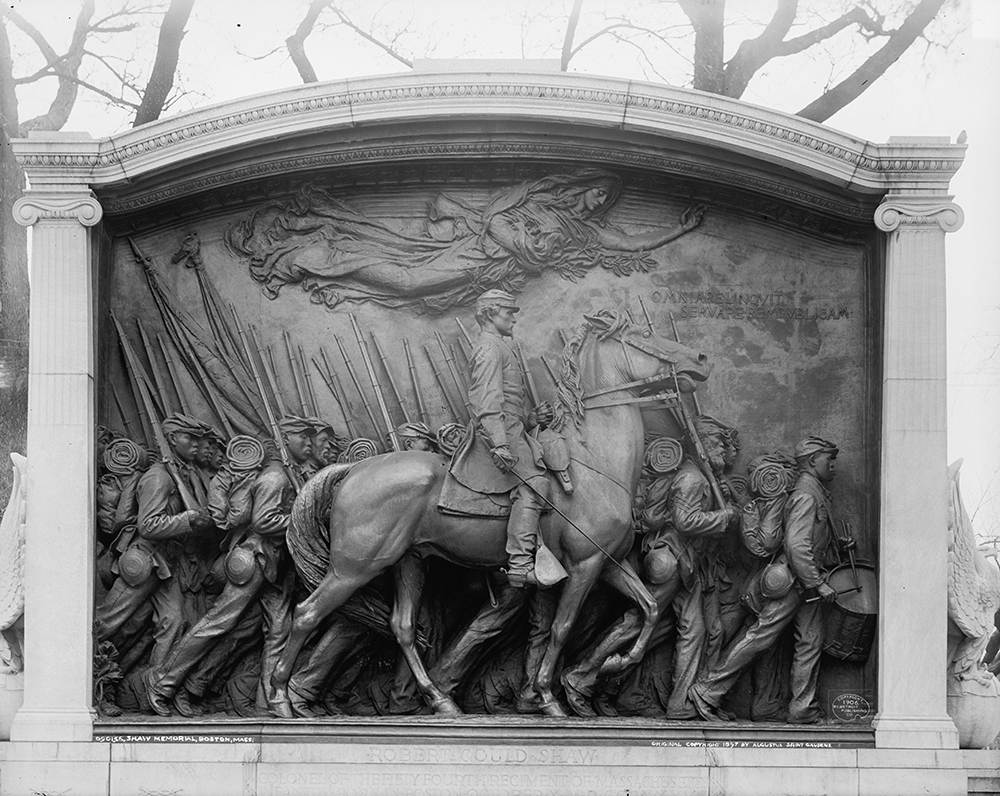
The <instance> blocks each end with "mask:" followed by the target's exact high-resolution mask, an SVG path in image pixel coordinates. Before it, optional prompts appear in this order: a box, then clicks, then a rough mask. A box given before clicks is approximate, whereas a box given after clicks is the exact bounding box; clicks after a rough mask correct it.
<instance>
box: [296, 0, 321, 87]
mask: <svg viewBox="0 0 1000 796" xmlns="http://www.w3.org/2000/svg"><path fill="white" fill-rule="evenodd" d="M330 2H331V0H312V2H311V3H310V4H309V8H308V9H307V10H306V15H305V16H304V17H303V18H302V21H301V22H300V23H299V26H298V28H296V29H295V33H293V34H292V35H291V36H289V37H288V38H287V39H285V44H286V45H287V47H288V54H289V55H290V56H291V58H292V63H293V64H295V68H296V69H297V70H298V72H299V77H301V78H302V82H303V83H318V82H319V78H318V77H317V76H316V70H315V69H314V68H313V65H312V62H311V61H310V60H309V56H308V55H306V39H307V38H308V37H309V34H310V33H312V31H313V27H314V26H315V25H316V20H317V19H318V18H319V15H320V14H321V13H322V12H323V10H324V9H325V8H328V7H329V5H330Z"/></svg>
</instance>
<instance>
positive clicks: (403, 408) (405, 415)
mask: <svg viewBox="0 0 1000 796" xmlns="http://www.w3.org/2000/svg"><path fill="white" fill-rule="evenodd" d="M371 335H372V344H373V345H374V346H375V353H376V354H378V358H379V361H380V362H381V363H382V370H384V371H385V375H386V378H387V379H389V387H390V388H391V389H392V394H393V396H394V397H395V399H396V404H397V405H398V406H399V411H400V412H402V413H403V420H404V421H405V422H407V423H409V422H411V420H412V418H411V417H410V413H409V412H407V411H406V404H404V403H403V399H402V397H401V396H400V394H399V387H398V386H397V385H396V379H395V378H394V377H393V375H392V371H391V370H390V369H389V361H388V360H387V359H386V357H385V352H384V351H383V350H382V346H381V344H380V343H379V341H378V338H377V337H376V336H375V332H372V333H371Z"/></svg>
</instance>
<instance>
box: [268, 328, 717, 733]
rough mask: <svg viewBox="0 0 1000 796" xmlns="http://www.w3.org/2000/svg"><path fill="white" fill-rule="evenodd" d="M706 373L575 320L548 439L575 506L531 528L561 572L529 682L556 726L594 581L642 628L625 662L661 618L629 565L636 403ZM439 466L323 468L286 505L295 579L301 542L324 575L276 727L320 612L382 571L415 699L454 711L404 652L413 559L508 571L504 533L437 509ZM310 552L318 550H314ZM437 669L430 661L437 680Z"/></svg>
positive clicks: (281, 665)
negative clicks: (390, 585)
mask: <svg viewBox="0 0 1000 796" xmlns="http://www.w3.org/2000/svg"><path fill="white" fill-rule="evenodd" d="M710 370H711V366H710V365H709V364H708V360H707V357H706V356H705V355H704V354H701V353H699V352H697V351H694V350H692V349H690V348H688V347H686V346H683V345H681V344H679V343H677V342H675V341H673V340H670V339H668V338H665V337H661V336H659V335H657V334H655V333H654V332H653V330H652V329H644V328H639V327H637V326H636V325H634V324H633V323H632V322H631V320H630V319H629V318H628V317H627V316H626V315H624V314H619V313H614V312H611V311H607V310H604V311H601V312H599V313H597V314H595V315H591V316H585V322H584V323H583V324H582V325H581V326H580V328H579V329H578V330H577V331H576V333H575V334H574V335H573V336H572V337H571V339H570V340H569V341H568V342H567V344H566V347H565V349H564V351H563V357H562V365H561V372H560V384H559V399H558V402H557V405H556V408H555V415H556V417H555V421H554V423H553V427H554V428H555V429H556V430H559V431H560V432H561V433H562V436H563V437H564V438H565V440H566V444H567V448H568V450H569V454H570V460H571V468H572V470H573V480H574V483H575V486H576V489H575V491H574V492H573V494H572V495H566V494H564V493H562V491H561V490H559V489H555V488H554V489H552V490H551V493H550V494H551V495H552V497H551V500H552V504H553V507H554V509H555V510H553V511H550V512H546V513H545V514H543V515H542V521H541V523H540V534H541V537H542V540H543V541H544V543H545V545H546V546H547V547H548V548H549V550H551V551H552V552H553V553H554V554H555V556H556V557H557V558H558V560H559V562H560V563H561V564H562V566H563V568H564V569H565V570H566V573H567V578H566V579H565V581H564V582H563V584H562V586H561V592H560V593H559V596H558V603H557V606H556V609H555V615H554V618H553V619H552V624H551V627H550V628H549V633H548V641H547V645H546V647H545V649H544V653H543V654H542V656H541V663H540V664H539V666H538V671H537V675H536V677H535V691H536V693H537V696H538V697H539V698H540V708H541V711H542V712H543V713H545V714H546V715H550V716H565V715H567V714H566V713H565V711H564V710H563V709H562V707H561V705H560V704H559V702H558V700H557V699H556V697H555V696H554V694H553V691H552V685H553V676H554V673H555V668H556V663H557V660H558V658H559V655H560V653H561V652H562V650H563V648H564V646H565V644H566V641H567V638H568V636H569V633H570V631H571V629H572V628H573V625H574V623H575V621H576V619H577V617H578V614H579V611H580V608H581V606H582V604H583V602H584V600H585V598H586V597H587V595H588V594H589V592H590V591H591V589H592V588H593V586H594V585H595V583H596V582H597V580H598V579H599V578H601V579H603V580H604V581H605V582H607V583H608V584H610V585H611V586H612V587H614V588H615V589H617V590H618V591H620V592H621V593H622V594H624V595H626V596H628V597H629V598H631V599H632V600H633V601H634V602H635V603H637V604H638V606H639V608H640V609H641V611H642V613H643V619H644V621H643V628H642V631H641V632H640V633H639V636H638V637H637V638H636V640H635V643H634V644H633V646H632V648H631V649H630V650H629V652H628V653H626V657H627V659H629V660H634V661H637V660H639V659H641V657H642V655H643V654H644V652H645V648H646V645H647V643H648V641H649V638H650V636H651V634H652V632H653V628H654V626H655V625H656V622H657V618H658V608H657V606H656V603H655V601H654V600H653V598H652V597H651V596H650V593H649V591H648V590H647V588H646V587H645V585H644V584H643V583H642V581H641V580H640V578H639V576H638V575H637V574H636V572H635V569H634V568H633V566H632V564H630V563H629V561H628V560H627V558H626V556H627V554H628V552H629V550H630V549H631V547H632V542H633V530H632V500H633V495H634V494H635V490H636V486H637V484H638V480H639V476H640V472H641V467H642V454H643V425H642V418H641V416H640V410H639V404H641V403H643V402H646V401H650V400H653V399H654V396H641V395H640V393H641V392H643V391H647V392H648V391H649V390H651V389H654V388H655V387H656V386H657V385H659V387H660V388H661V389H662V388H664V387H667V388H669V389H674V388H676V390H675V391H674V392H672V393H660V395H659V396H658V397H656V399H657V400H658V399H659V398H662V397H663V396H664V395H667V396H668V398H669V397H670V396H673V400H677V398H678V396H677V395H676V392H677V390H679V391H691V390H693V389H694V382H695V381H704V380H705V379H706V378H707V377H708V374H709V372H710ZM447 468H448V460H447V459H446V458H445V457H443V456H440V455H438V454H432V453H427V452H416V451H407V452H400V453H388V454H384V455H381V456H376V457H373V458H370V459H366V460H363V461H361V462H357V463H353V464H346V465H344V464H342V465H332V466H330V467H328V468H326V469H324V470H321V471H320V472H319V473H317V474H316V475H315V476H314V477H313V478H312V479H311V480H310V481H309V482H308V483H307V485H306V487H305V488H304V489H303V491H302V492H301V493H300V494H299V496H298V497H297V498H296V501H295V504H294V506H293V508H292V516H291V520H290V523H289V531H288V544H289V549H290V550H291V552H292V557H293V560H295V562H296V566H297V567H298V568H299V570H300V572H301V571H302V566H303V564H308V563H309V562H305V561H304V560H303V555H302V550H303V549H304V548H306V547H308V544H303V540H305V541H306V542H308V541H310V540H311V541H313V542H315V541H316V540H317V539H319V540H322V541H323V542H324V543H325V540H326V538H327V534H328V539H329V543H328V552H329V559H328V561H321V562H319V563H320V565H321V566H322V567H325V575H321V576H320V577H316V566H317V562H316V560H315V558H314V559H313V560H312V562H311V565H312V567H313V579H312V582H314V583H315V582H317V581H318V585H317V586H316V588H315V590H314V591H313V592H312V593H311V594H310V595H309V596H308V597H307V598H305V599H304V600H303V601H302V602H301V603H299V604H298V605H297V606H296V608H295V610H294V613H293V619H292V629H291V632H290V635H289V639H288V643H287V645H286V647H285V649H284V651H283V653H282V655H281V658H280V660H279V661H278V663H277V665H276V666H275V668H274V671H273V673H272V675H271V682H272V685H273V686H274V688H275V692H276V694H277V696H278V699H277V701H276V702H275V704H274V705H273V706H272V707H273V709H274V710H275V712H276V713H277V715H279V716H281V717H286V718H291V716H292V712H291V704H290V702H289V699H288V690H287V685H288V681H289V679H290V677H291V674H292V669H293V666H294V664H295V659H296V657H297V656H298V654H299V652H300V651H301V650H302V647H303V646H304V644H305V643H306V642H307V641H308V639H309V637H310V636H311V635H312V634H313V633H314V632H315V631H316V629H317V628H318V627H319V625H320V624H321V623H322V622H323V620H324V619H325V618H326V617H328V616H329V615H330V613H331V612H333V611H334V610H336V609H338V608H340V607H341V606H342V605H344V603H345V602H347V600H348V599H349V598H350V597H351V596H352V595H353V594H354V593H355V592H356V591H357V590H358V589H360V588H361V587H362V586H364V585H365V584H367V583H369V582H370V581H371V580H372V579H374V578H375V577H376V576H378V575H379V574H381V573H383V572H385V571H386V570H388V569H389V568H390V567H392V568H394V575H395V605H394V607H393V609H392V615H391V617H390V620H389V623H390V627H391V628H392V631H393V634H394V635H395V637H396V639H397V641H398V642H399V646H400V648H401V650H402V652H403V655H404V657H405V659H406V661H407V663H408V664H409V665H410V668H411V669H412V671H413V675H414V678H415V680H416V683H417V687H418V688H419V690H420V691H421V693H422V695H423V696H424V698H425V700H426V701H427V702H428V704H429V705H430V707H431V708H432V709H433V710H434V712H435V713H437V714H441V715H459V714H460V713H461V710H460V709H459V708H458V706H457V704H456V703H455V702H454V701H453V700H452V698H451V696H450V695H449V694H447V693H445V692H444V691H443V690H442V689H441V688H439V687H438V686H437V685H436V684H435V683H434V682H433V681H432V680H431V678H430V677H429V675H428V673H427V670H426V669H425V667H424V664H423V662H422V660H421V657H420V655H419V653H418V650H417V646H416V643H415V639H416V615H417V611H418V609H419V606H420V598H421V593H422V589H423V583H424V576H425V575H424V569H425V564H424V559H425V558H426V557H429V556H438V557H441V558H444V559H446V560H448V561H451V562H453V563H456V564H459V565H462V566H465V567H474V568H484V569H494V570H495V569H497V568H498V567H501V566H503V565H504V564H505V563H506V560H507V555H506V551H505V544H506V539H507V527H506V525H507V521H506V518H478V517H467V516H455V515H450V514H445V513H443V512H441V511H439V510H438V502H439V497H440V494H441V489H442V485H443V484H444V480H445V476H446V474H447ZM327 506H329V509H327ZM315 547H316V545H314V549H315ZM321 549H322V550H323V552H324V553H325V552H326V546H325V545H324V546H322V548H321ZM320 571H322V570H320ZM307 580H308V578H307ZM487 610H489V604H488V603H487V604H486V605H485V606H484V609H483V611H487ZM473 621H475V620H473ZM459 646H460V647H461V646H462V645H459ZM463 649H466V650H467V649H468V645H465V646H464V647H463ZM446 654H447V653H446ZM459 654H461V653H459ZM441 666H442V664H441V663H440V662H439V664H438V666H437V667H435V668H436V670H437V669H440V668H441Z"/></svg>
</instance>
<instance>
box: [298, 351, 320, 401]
mask: <svg viewBox="0 0 1000 796" xmlns="http://www.w3.org/2000/svg"><path fill="white" fill-rule="evenodd" d="M298 351H299V367H300V368H302V378H303V380H304V381H305V384H306V395H308V396H309V404H310V406H312V408H313V414H314V415H318V414H319V401H317V400H316V387H315V386H314V385H313V378H312V374H311V373H310V372H309V368H307V367H306V356H305V354H303V353H302V346H298Z"/></svg>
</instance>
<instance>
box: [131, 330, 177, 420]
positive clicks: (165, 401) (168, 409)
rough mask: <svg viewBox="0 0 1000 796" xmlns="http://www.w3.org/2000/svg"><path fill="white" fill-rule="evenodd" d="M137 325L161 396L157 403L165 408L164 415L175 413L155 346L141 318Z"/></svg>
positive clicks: (157, 390)
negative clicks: (157, 359)
mask: <svg viewBox="0 0 1000 796" xmlns="http://www.w3.org/2000/svg"><path fill="white" fill-rule="evenodd" d="M135 325H136V326H137V327H138V328H139V339H140V340H142V348H143V350H144V351H145V352H146V359H148V360H149V371H150V373H152V374H153V383H154V384H155V385H156V392H157V393H158V395H157V396H156V397H158V398H159V400H158V401H157V403H159V405H160V408H161V409H162V410H163V415H164V416H166V415H170V414H173V411H174V409H173V407H172V406H171V405H170V394H169V393H168V392H167V387H166V385H165V384H164V383H163V375H162V374H161V373H160V365H159V363H158V362H157V361H156V355H155V354H154V353H153V346H152V344H151V343H150V342H149V337H148V336H147V335H146V330H145V329H144V328H143V325H142V321H141V320H140V319H139V318H136V319H135Z"/></svg>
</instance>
